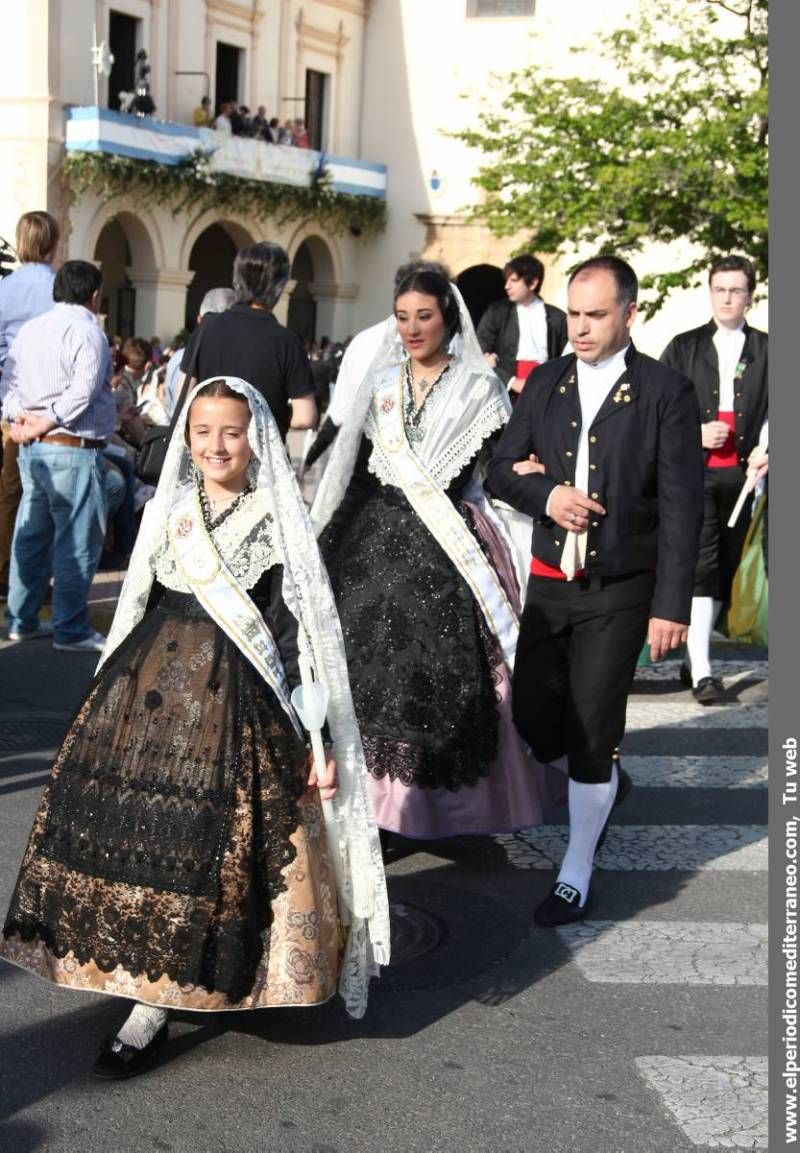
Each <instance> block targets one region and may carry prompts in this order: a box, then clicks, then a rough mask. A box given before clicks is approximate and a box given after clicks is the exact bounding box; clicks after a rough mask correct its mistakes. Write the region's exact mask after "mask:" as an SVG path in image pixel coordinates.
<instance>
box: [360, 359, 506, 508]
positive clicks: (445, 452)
mask: <svg viewBox="0 0 800 1153" xmlns="http://www.w3.org/2000/svg"><path fill="white" fill-rule="evenodd" d="M477 387H480V384H479V382H478V384H477ZM486 391H487V393H489V396H488V399H487V400H486V402H485V403H484V404H483V405H481V407H480V408H479V409H478V410H477V412H475V413H474V415H473V417H472V419H471V420H470V422H469V423H468V424H467V425H466V427H464V428H461V429H459V430H458V431H457V433H456V435H455V437H454V439H453V440H451V441H450V442H449V443H446V444H445V445H444V447H443V448H442V450H441V451H440V452H438V453H437V454H435V455H434V456H433V457H432V458H429V456H428V454H427V453H426V452H425V445H424V440H423V441H422V443H421V444H420V445H419V446H416V445H415V446H413V447H414V450H415V452H416V454H417V456H419V457H420V459H422V460H423V463H424V464H425V467H426V469H427V471H428V472H429V474H430V476H431V477H432V478H433V480H434V481H436V483H437V484H438V485H439V486H440V487H441V488H443V489H446V488H447V487H448V486H449V485H450V484H451V483H452V481H454V480H455V478H456V477H457V476H458V475H459V473H460V472H461V471H462V470H463V469H464V468H466V466H467V465H468V464H469V462H470V461H471V460H474V458H475V457H476V456H477V455H478V453H479V452H480V450H481V447H482V446H483V443H484V441H486V440H487V439H488V437H490V436H491V435H492V433H493V432H497V430H498V429H501V428H503V427H504V426H505V424H506V422H507V420H508V401H507V400H506V398H505V396H504V395H498V394H497V393H496V392H494V390H493V389H492V390H491V391H490V387H489V382H488V381H487V388H486ZM492 393H494V395H492ZM446 396H447V393H446V392H445V391H444V390H443V394H442V397H441V398H437V404H436V409H437V410H438V409H439V408H440V407H442V405H443V403H444V398H445V397H446ZM431 399H433V398H431ZM448 399H449V398H448ZM425 403H426V405H427V404H428V403H429V401H426V402H425ZM364 431H365V432H366V434H367V436H368V437H369V439H370V440H371V441H372V452H371V454H370V458H369V463H368V466H367V467H368V468H369V471H370V472H371V473H372V474H373V475H374V476H376V477H377V478H378V480H379V481H380V482H381V484H384V485H395V486H396V485H397V477H396V476H395V473H394V470H393V469H392V465H391V462H390V459H389V456H388V454H387V453H386V451H385V450H384V448H383V447H382V446H381V444H380V441H379V440H378V439H377V438H376V436H375V420H374V417H373V413H372V409H370V411H369V414H368V416H367V420H366V424H365V426H364Z"/></svg>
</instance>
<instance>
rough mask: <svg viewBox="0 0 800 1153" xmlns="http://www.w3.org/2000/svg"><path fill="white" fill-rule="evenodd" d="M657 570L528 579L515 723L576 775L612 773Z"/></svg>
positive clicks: (538, 750)
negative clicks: (584, 577) (564, 759)
mask: <svg viewBox="0 0 800 1153" xmlns="http://www.w3.org/2000/svg"><path fill="white" fill-rule="evenodd" d="M654 588H655V573H652V572H643V573H634V574H632V575H631V576H623V577H606V578H599V577H594V578H592V579H590V580H581V579H578V580H574V581H560V580H552V579H550V578H548V577H535V576H532V577H531V579H530V580H529V582H528V593H527V596H526V598H525V609H524V612H523V614H522V624H521V626H520V635H519V641H518V644H517V657H516V662H515V666H514V682H513V694H512V706H513V715H514V723H515V724H516V726H517V728H518V729H519V731H520V733H521V734H522V736H523V737H524V738H525V740H526V741H527V742H528V744H529V745H530V746H531V748H532V749H533V752H534V754H535V756H536V757H537V759H538V760H540V761H552V760H555V759H556V758H557V757H562V756H564V755H565V754H566V757H567V762H568V765H569V775H570V777H571V778H572V779H573V780H576V781H582V782H585V783H588V784H595V783H600V782H604V781H609V780H610V779H611V758H612V754H613V752H614V750H615V749H616V748H617V746H618V745H619V744H620V742H621V740H622V737H623V734H624V732H625V708H626V705H627V701H628V693H629V692H630V689H631V684H632V683H633V678H634V675H635V673H636V662H637V659H638V657H639V654H640V652H641V650H642V645H643V644H644V642H645V639H646V637H647V624H648V620H649V617H650V603H651V601H652V597H653V590H654Z"/></svg>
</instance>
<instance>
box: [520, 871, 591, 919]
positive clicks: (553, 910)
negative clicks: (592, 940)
mask: <svg viewBox="0 0 800 1153" xmlns="http://www.w3.org/2000/svg"><path fill="white" fill-rule="evenodd" d="M580 899H581V895H580V893H579V892H578V890H577V889H576V888H575V886H574V885H567V884H565V882H564V881H557V882H556V883H555V885H553V887H552V889H551V890H550V892H549V893H548V894H547V896H546V897H545V899H544V900H543V901H542V903H541V905H539V906H538V907H537V908H536V911H535V912H534V914H533V919H534V921H535V923H536V924H537V925H541V927H542V928H543V929H552V928H555V927H556V926H557V925H571V924H572V923H573V922H574V921H582V920H583V918H584V917H585V916H586V914H587V913H588V912H589V905H590V903H591V899H592V894H591V890H590V891H589V894H588V896H587V897H586V901H585V903H584V904H583V905H579V903H578V902H579V901H580Z"/></svg>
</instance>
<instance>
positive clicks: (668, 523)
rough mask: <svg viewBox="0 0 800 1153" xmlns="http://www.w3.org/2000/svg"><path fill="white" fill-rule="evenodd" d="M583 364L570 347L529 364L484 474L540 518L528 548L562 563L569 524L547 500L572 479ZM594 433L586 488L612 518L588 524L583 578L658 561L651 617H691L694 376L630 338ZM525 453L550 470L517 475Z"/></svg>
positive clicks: (699, 470)
mask: <svg viewBox="0 0 800 1153" xmlns="http://www.w3.org/2000/svg"><path fill="white" fill-rule="evenodd" d="M576 363H577V361H576V357H575V355H574V354H570V355H569V356H562V357H559V358H558V359H557V360H553V361H548V362H547V363H546V364H543V365H541V366H540V367H539V368H536V369H534V371H533V372H532V373H531V375H530V377H529V378H528V382H527V384H526V386H525V390H524V391H523V393H522V394H521V396H520V398H519V400H518V401H517V404H516V405H515V407H514V411H513V413H512V415H511V419H510V421H509V423H508V425H507V426H506V429H505V431H504V433H503V435H502V437H501V438H500V441H499V443H498V445H497V448H496V450H495V453H494V458H493V460H492V463H491V465H490V468H489V476H488V485H489V488H490V490H491V491H492V492H493V493H494V494H495V495H496V496H498V497H500V498H501V499H502V500H505V501H507V502H508V503H509V504H511V505H512V506H513V507H514V508H517V509H519V510H520V511H521V512H525V513H528V515H530V516H532V517H533V518H534V520H535V522H536V524H535V529H534V533H533V554H534V556H536V557H537V558H538V559H539V560H541V561H543V562H545V563H546V564H549V565H553V566H558V565H559V562H560V559H561V553H562V550H563V546H564V530H563V529H562V528H561V527H560V526H559V525H557V524H556V523H555V522H554V521H553V520H551V519H550V518H549V517H547V516H546V515H545V507H546V505H547V499H548V497H549V495H550V493H551V491H552V490H553V489H554V488H555V487H556V485H559V484H565V485H574V484H575V464H576V457H577V452H578V438H579V435H580V430H581V406H580V397H579V395H578V378H577V369H576ZM623 383H624V384H627V388H621V387H620V386H621V385H622V384H623ZM626 397H627V398H629V399H625V398H626ZM589 441H590V443H589V469H590V472H589V476H590V478H591V481H590V494H589V495H590V496H593V497H594V498H595V499H596V500H597V501H599V503H600V504H602V505H603V506H604V508H605V509H606V515H605V516H599V515H598V516H597V517H595V518H593V519H592V520H591V521H590V523H589V529H588V539H587V548H586V566H585V571H586V575H587V576H621V575H624V574H629V573H634V572H640V571H643V570H646V569H655V570H656V588H655V593H654V597H653V603H652V608H651V613H652V615H653V616H655V617H661V618H663V619H665V620H672V621H680V622H683V623H686V622H688V620H689V612H690V608H691V600H692V586H693V582H694V570H695V565H696V563H697V550H698V542H699V538H700V526H701V523H702V519H703V456H702V450H701V445H700V416H699V412H698V406H697V398H696V395H695V392H694V389H693V387H692V384H691V382H690V381H689V380H687V379H686V378H685V377H683V376H681V375H680V374H679V373H677V372H674V371H673V370H672V369H669V368H666V367H665V366H664V365H662V364H659V362H658V361H657V360H653V359H652V358H651V357H649V356H645V355H643V354H642V353H640V352H637V351H636V349H635V348H634V347H633V345H631V346H630V348H629V350H628V353H627V356H626V371H625V373H624V374H623V377H622V379H621V380H620V381H619V382H618V384H617V385H616V387H615V388H612V389H611V391H610V392H609V395H608V396H607V398H606V400H605V401H604V402H603V405H602V407H601V408H600V411H599V412H598V414H597V416H596V417H595V419H594V422H593V424H592V426H591V433H590V437H589ZM530 453H536V455H537V456H538V458H539V460H540V461H541V462H542V463H543V464H544V466H545V469H546V471H545V472H544V473H543V474H531V475H528V476H518V475H517V474H516V473H515V472H514V471H513V470H512V465H513V464H514V463H515V462H516V461H520V460H526V459H527V457H528V455H529V454H530Z"/></svg>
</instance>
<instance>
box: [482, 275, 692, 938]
mask: <svg viewBox="0 0 800 1153" xmlns="http://www.w3.org/2000/svg"><path fill="white" fill-rule="evenodd" d="M637 292H638V283H637V279H636V274H635V273H634V271H633V269H632V268H631V267H630V266H629V265H628V264H626V263H625V262H624V261H622V260H620V259H619V258H618V257H614V256H600V257H595V258H594V259H592V260H588V261H586V262H584V263H583V264H582V265H580V266H579V267H578V268H577V269H576V270H575V271H574V272H573V274H572V276H571V278H570V282H569V288H568V311H567V315H568V325H569V338H570V341H571V343H572V346H573V348H574V350H575V352H574V354H571V355H569V356H562V357H560V358H559V359H557V360H554V361H551V362H550V363H548V364H545V365H542V367H540V368H537V369H535V370H534V372H533V373H532V375H531V377H530V378H529V380H528V383H527V385H526V387H525V391H524V392H523V393H522V396H521V397H520V399H519V401H518V403H517V405H516V407H515V409H514V412H513V414H512V416H511V420H510V421H509V423H508V425H507V426H506V429H505V432H504V433H503V436H502V437H501V439H500V442H499V444H498V446H497V449H496V452H495V455H494V460H493V462H492V465H491V467H490V470H489V486H490V488H491V489H492V491H493V492H494V493H496V494H497V496H499V497H501V498H502V499H503V500H505V501H508V503H509V504H511V505H512V506H513V507H514V508H517V509H519V510H520V511H521V512H525V513H527V514H528V515H529V516H532V517H533V518H534V520H535V530H534V534H533V559H532V564H531V574H532V575H531V579H530V581H529V582H528V592H527V596H526V600H525V609H524V612H523V616H522V624H521V628H520V636H519V642H518V645H517V656H516V665H515V669H514V685H513V711H514V720H515V722H516V725H517V728H518V729H519V730H520V732H521V733H522V735H523V736H524V737H525V739H526V740H527V741H528V743H529V744H530V745H531V747H532V749H533V751H534V753H535V754H536V756H537V758H538V759H539V760H541V761H553V760H556V759H557V758H559V757H562V756H564V755H565V754H566V757H567V764H568V768H569V777H570V780H569V817H570V835H569V845H568V847H567V852H566V855H565V858H564V862H563V864H562V866H561V870H560V872H559V875H558V878H557V881H556V884H555V885H554V887H553V889H552V891H551V892H550V894H549V895H548V896H547V897H546V898H545V900H544V901H543V902H542V904H541V905H540V906H539V907H538V909H537V910H536V913H535V920H536V922H537V924H540V925H548V926H549V925H562V924H567V923H569V922H570V921H577V920H579V919H580V918H582V917H584V916H585V915H586V913H587V910H588V908H589V897H590V879H591V872H592V864H593V860H594V854H595V850H596V848H597V845H598V843H602V838H603V836H604V835H605V831H606V827H607V824H608V821H609V818H610V815H611V810H612V808H613V807H614V804H615V803H619V801H621V800H622V799H624V797H625V795H626V794H627V792H628V791H629V789H630V785H631V783H630V778H629V777H628V776H627V774H626V773H624V771H623V770H622V769H621V766H620V765H619V763H618V758H617V756H616V750H617V746H618V745H619V743H620V741H621V740H622V736H623V733H624V731H625V708H626V702H627V697H628V693H629V691H630V687H631V684H632V682H633V677H634V673H635V671H636V661H637V658H638V656H639V653H640V651H641V648H642V645H643V643H644V641H645V638H646V637H648V635H649V640H650V647H651V655H652V657H653V659H655V660H658V659H659V657H662V656H664V654H665V653H667V652H668V651H669V650H670V649H674V648H677V647H679V645H681V644H682V643H683V642H684V641H685V638H686V630H687V623H688V620H689V610H690V605H691V599H692V582H693V577H694V567H695V564H696V563H697V544H698V539H699V535H700V523H701V497H702V486H703V461H702V454H701V451H700V444H699V438H700V418H699V412H698V408H697V400H696V397H695V394H694V389H693V388H692V385H691V382H690V381H688V380H687V379H686V378H685V377H682V376H680V375H679V374H678V373H676V372H675V371H673V370H671V369H668V368H666V367H665V366H664V365H661V364H659V362H658V361H656V360H652V359H651V358H650V357H649V356H644V355H642V354H641V353H639V352H637V351H636V349H635V348H634V346H633V345H632V344H631V342H630V335H629V330H630V327H631V325H632V324H633V321H634V318H635V316H636V297H637ZM531 455H534V456H535V457H537V458H538V462H539V463H538V464H537V463H534V462H529V458H530V456H531ZM542 469H543V471H541V470H542Z"/></svg>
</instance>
